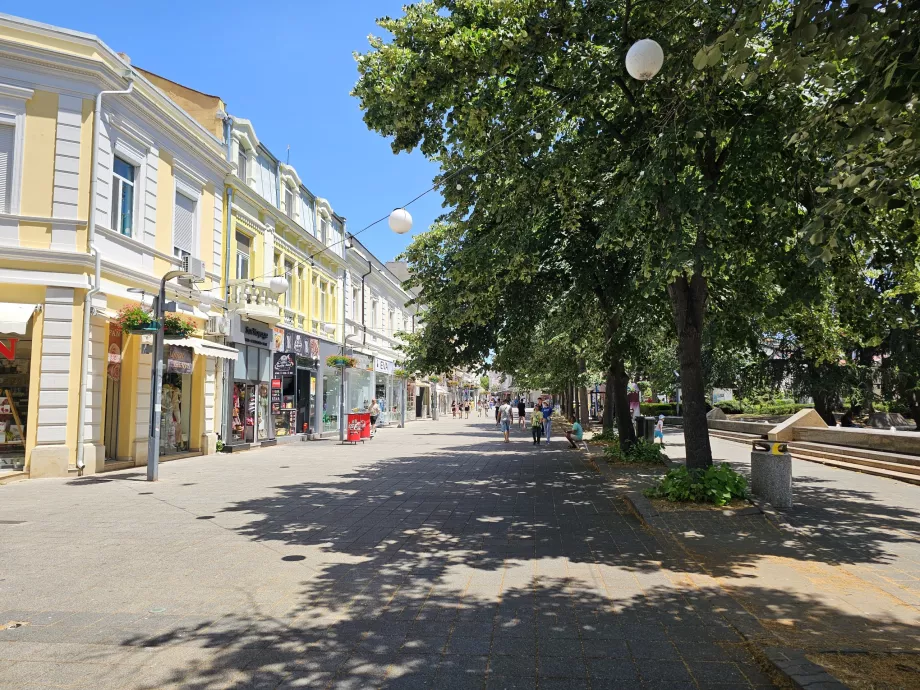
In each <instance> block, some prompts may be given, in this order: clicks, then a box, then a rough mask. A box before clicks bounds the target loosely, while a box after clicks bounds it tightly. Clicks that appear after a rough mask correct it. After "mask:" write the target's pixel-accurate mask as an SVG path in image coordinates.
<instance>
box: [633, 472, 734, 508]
mask: <svg viewBox="0 0 920 690" xmlns="http://www.w3.org/2000/svg"><path fill="white" fill-rule="evenodd" d="M645 495H646V496H648V497H649V498H663V499H665V500H667V501H673V502H675V503H678V502H693V503H712V504H714V505H717V506H724V505H725V504H727V503H730V502H731V501H732V500H734V499H740V498H744V497H745V496H746V495H747V480H746V479H745V478H744V477H743V476H742V475H740V474H738V473H737V472H735V470H733V469H732V468H731V465H729V464H728V463H722V464H721V465H712V466H710V467H707V468H706V469H705V470H688V469H687V468H686V467H678V468H677V469H673V470H671V471H670V472H668V473H667V474H666V475H665V476H664V477H662V479H661V480H660V481H659V482H658V483H657V484H656V485H655V486H653V487H651V488H649V489H646V490H645Z"/></svg>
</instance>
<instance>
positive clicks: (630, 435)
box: [611, 359, 636, 450]
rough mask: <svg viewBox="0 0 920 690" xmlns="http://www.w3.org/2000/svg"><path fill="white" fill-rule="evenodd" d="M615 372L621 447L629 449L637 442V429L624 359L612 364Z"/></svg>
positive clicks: (617, 417)
mask: <svg viewBox="0 0 920 690" xmlns="http://www.w3.org/2000/svg"><path fill="white" fill-rule="evenodd" d="M611 371H612V372H613V386H612V388H613V400H614V405H615V406H616V420H617V433H618V434H619V435H620V448H622V449H623V450H629V449H630V448H632V447H633V446H634V445H635V443H636V429H635V427H633V422H632V416H631V415H630V414H629V398H628V397H627V396H628V386H629V375H628V374H627V373H626V365H625V363H624V362H623V360H622V359H616V360H614V361H613V363H612V364H611Z"/></svg>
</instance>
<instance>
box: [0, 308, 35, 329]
mask: <svg viewBox="0 0 920 690" xmlns="http://www.w3.org/2000/svg"><path fill="white" fill-rule="evenodd" d="M34 313H35V305H34V304H19V303H17V302H0V333H18V334H19V335H25V334H26V331H28V330H29V320H30V319H31V318H32V314H34Z"/></svg>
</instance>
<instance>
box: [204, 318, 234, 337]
mask: <svg viewBox="0 0 920 690" xmlns="http://www.w3.org/2000/svg"><path fill="white" fill-rule="evenodd" d="M208 335H230V319H228V318H227V317H225V316H209V317H208Z"/></svg>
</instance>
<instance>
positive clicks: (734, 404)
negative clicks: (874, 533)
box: [716, 400, 744, 414]
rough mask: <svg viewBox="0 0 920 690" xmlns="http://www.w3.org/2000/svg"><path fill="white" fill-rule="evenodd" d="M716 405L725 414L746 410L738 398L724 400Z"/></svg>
mask: <svg viewBox="0 0 920 690" xmlns="http://www.w3.org/2000/svg"><path fill="white" fill-rule="evenodd" d="M716 407H718V408H719V409H720V410H722V412H724V413H725V414H741V413H742V412H744V408H743V407H742V406H741V402H740V401H738V400H722V401H720V402H717V403H716Z"/></svg>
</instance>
